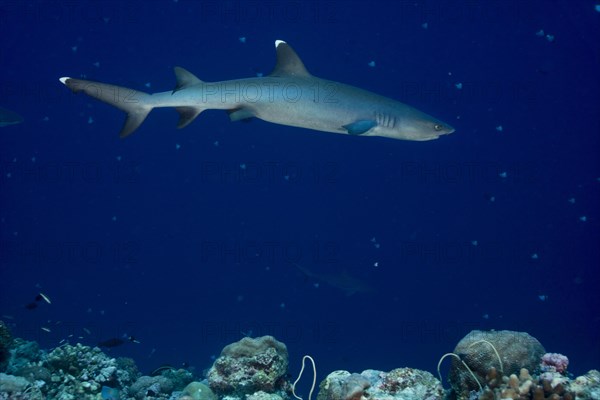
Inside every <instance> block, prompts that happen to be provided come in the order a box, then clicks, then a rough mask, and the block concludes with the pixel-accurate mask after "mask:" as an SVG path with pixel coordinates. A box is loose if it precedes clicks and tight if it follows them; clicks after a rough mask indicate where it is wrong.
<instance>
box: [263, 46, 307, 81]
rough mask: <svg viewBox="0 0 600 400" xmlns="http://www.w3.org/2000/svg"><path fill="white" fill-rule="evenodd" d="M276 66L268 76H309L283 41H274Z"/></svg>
mask: <svg viewBox="0 0 600 400" xmlns="http://www.w3.org/2000/svg"><path fill="white" fill-rule="evenodd" d="M275 51H276V52H277V64H276V65H275V69H273V72H271V74H270V76H304V77H309V76H311V75H310V73H309V72H308V71H307V70H306V68H305V67H304V64H303V63H302V60H300V57H298V54H296V52H295V51H294V49H292V47H291V46H290V45H289V44H287V43H286V42H284V41H283V40H276V41H275Z"/></svg>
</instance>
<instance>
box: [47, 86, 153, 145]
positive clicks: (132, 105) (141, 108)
mask: <svg viewBox="0 0 600 400" xmlns="http://www.w3.org/2000/svg"><path fill="white" fill-rule="evenodd" d="M59 80H60V82H61V83H62V84H64V85H65V86H67V87H68V88H69V89H71V91H73V92H74V93H79V92H83V93H85V94H87V95H88V96H90V97H93V98H95V99H98V100H100V101H103V102H105V103H107V104H110V105H111V106H113V107H116V108H118V109H119V110H123V111H125V112H126V113H127V119H126V120H125V124H124V125H123V128H122V129H121V133H120V136H121V137H122V138H123V137H125V136H128V135H130V134H131V133H133V131H135V130H136V129H137V128H138V127H139V126H140V125H141V124H142V122H144V120H145V119H146V117H147V116H148V114H149V113H150V111H152V108H153V107H152V106H151V105H149V104H148V103H149V99H150V96H151V95H149V94H147V93H144V92H140V91H137V90H133V89H128V88H125V87H121V86H115V85H109V84H106V83H100V82H93V81H86V80H83V79H73V78H69V77H63V78H60V79H59Z"/></svg>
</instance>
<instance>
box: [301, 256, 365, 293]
mask: <svg viewBox="0 0 600 400" xmlns="http://www.w3.org/2000/svg"><path fill="white" fill-rule="evenodd" d="M293 265H294V266H295V267H296V268H298V269H299V270H300V272H302V274H304V275H305V276H307V277H308V278H311V279H315V280H317V281H320V282H324V283H326V284H328V285H329V286H331V287H333V288H336V289H338V290H341V291H342V292H344V293H345V294H346V296H352V295H353V294H356V293H370V292H373V288H372V287H370V286H369V285H367V284H366V283H365V282H363V281H361V280H360V279H357V278H355V277H353V276H352V275H349V274H348V273H347V272H345V271H344V272H342V273H336V274H317V273H316V272H312V271H311V270H309V269H308V268H306V267H303V266H301V265H299V264H297V263H293Z"/></svg>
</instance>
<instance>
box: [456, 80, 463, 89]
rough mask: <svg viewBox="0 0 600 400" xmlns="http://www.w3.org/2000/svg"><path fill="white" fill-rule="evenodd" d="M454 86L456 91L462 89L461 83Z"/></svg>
mask: <svg viewBox="0 0 600 400" xmlns="http://www.w3.org/2000/svg"><path fill="white" fill-rule="evenodd" d="M454 86H455V87H456V88H457V89H458V90H460V89H462V88H463V84H462V83H461V82H458V83H455V84H454Z"/></svg>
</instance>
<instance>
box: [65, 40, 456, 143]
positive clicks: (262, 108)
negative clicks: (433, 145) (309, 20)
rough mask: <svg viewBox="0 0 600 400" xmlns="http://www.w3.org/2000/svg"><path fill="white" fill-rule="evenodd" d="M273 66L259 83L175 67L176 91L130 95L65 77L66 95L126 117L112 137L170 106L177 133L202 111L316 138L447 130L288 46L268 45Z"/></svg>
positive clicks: (420, 135) (422, 135)
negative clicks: (328, 74)
mask: <svg viewBox="0 0 600 400" xmlns="http://www.w3.org/2000/svg"><path fill="white" fill-rule="evenodd" d="M275 48H276V52H277V64H276V65H275V69H274V70H273V71H272V72H271V74H269V75H267V76H264V77H253V78H246V79H235V80H229V81H221V82H204V81H201V80H200V79H198V78H197V77H196V76H194V75H193V74H192V73H190V72H188V71H186V70H185V69H183V68H180V67H175V77H176V78H177V85H176V87H175V89H174V90H172V91H168V92H161V93H154V94H148V93H144V92H141V91H138V90H134V89H128V88H124V87H120V86H115V85H109V84H105V83H100V82H93V81H88V80H83V79H75V78H69V77H63V78H60V81H61V82H62V83H63V84H65V85H66V86H67V87H68V88H69V89H71V90H72V91H73V92H75V93H78V92H84V93H86V94H87V95H89V96H91V97H94V98H96V99H98V100H100V101H103V102H105V103H108V104H110V105H112V106H114V107H117V108H118V109H120V110H123V111H125V112H126V113H127V118H126V120H125V124H124V125H123V128H122V129H121V133H120V136H121V137H126V136H128V135H130V134H131V133H132V132H133V131H135V130H136V129H137V128H138V127H139V126H140V125H141V124H142V122H144V120H145V119H146V117H147V116H148V114H149V113H150V111H151V110H152V109H153V108H158V107H174V108H175V110H177V111H178V112H179V123H178V124H177V127H178V128H183V127H185V126H187V125H188V124H190V123H191V122H192V121H193V120H194V119H195V118H196V117H197V116H198V114H200V113H201V112H202V111H204V110H209V109H217V110H226V111H227V112H228V113H229V117H230V119H231V120H232V121H239V120H244V119H248V118H252V117H256V118H259V119H262V120H264V121H268V122H272V123H275V124H281V125H288V126H295V127H300V128H306V129H312V130H316V131H323V132H335V133H343V134H350V135H360V136H383V137H388V138H393V139H403V140H417V141H422V140H432V139H437V138H438V137H440V136H442V135H447V134H449V133H452V132H454V128H452V127H451V126H450V125H448V124H446V123H444V122H442V121H440V120H438V119H435V118H434V117H432V116H430V115H427V114H425V113H423V112H421V111H419V110H417V109H415V108H413V107H410V106H408V105H406V104H403V103H400V102H399V101H396V100H393V99H390V98H387V97H384V96H380V95H377V94H375V93H371V92H369V91H366V90H363V89H359V88H356V87H354V86H350V85H346V84H343V83H339V82H335V81H330V80H326V79H321V78H317V77H315V76H313V75H311V74H310V73H309V72H308V71H307V70H306V68H305V67H304V64H303V63H302V61H301V60H300V58H299V57H298V55H297V54H296V52H295V51H294V50H293V49H292V47H291V46H290V45H288V44H287V43H286V42H284V41H282V40H277V41H275Z"/></svg>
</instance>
